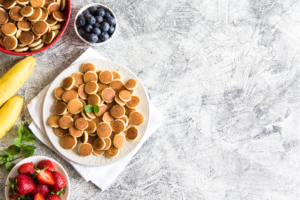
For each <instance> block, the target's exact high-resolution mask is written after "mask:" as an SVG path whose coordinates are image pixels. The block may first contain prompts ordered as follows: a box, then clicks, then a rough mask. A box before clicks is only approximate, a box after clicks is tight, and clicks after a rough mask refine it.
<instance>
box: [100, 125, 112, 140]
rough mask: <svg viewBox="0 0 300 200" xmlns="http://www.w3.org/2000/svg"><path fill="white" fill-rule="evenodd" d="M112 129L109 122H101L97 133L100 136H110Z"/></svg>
mask: <svg viewBox="0 0 300 200" xmlns="http://www.w3.org/2000/svg"><path fill="white" fill-rule="evenodd" d="M111 131H112V130H111V127H110V125H109V123H106V122H101V123H100V124H98V126H97V135H98V136H99V137H100V138H108V137H109V136H110V134H111Z"/></svg>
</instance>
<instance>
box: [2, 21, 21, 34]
mask: <svg viewBox="0 0 300 200" xmlns="http://www.w3.org/2000/svg"><path fill="white" fill-rule="evenodd" d="M1 31H2V33H4V34H5V35H6V36H14V35H15V34H16V32H17V27H16V25H15V24H13V23H6V24H4V25H3V26H2V28H1Z"/></svg>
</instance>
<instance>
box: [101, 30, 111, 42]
mask: <svg viewBox="0 0 300 200" xmlns="http://www.w3.org/2000/svg"><path fill="white" fill-rule="evenodd" d="M99 38H100V39H101V41H102V42H104V41H106V40H108V39H109V35H108V33H106V32H103V33H101V35H100V36H99Z"/></svg>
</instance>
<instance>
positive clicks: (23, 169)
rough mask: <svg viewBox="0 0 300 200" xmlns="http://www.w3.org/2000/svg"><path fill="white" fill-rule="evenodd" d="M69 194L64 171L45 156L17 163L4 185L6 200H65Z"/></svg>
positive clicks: (68, 185) (66, 176) (67, 180)
mask: <svg viewBox="0 0 300 200" xmlns="http://www.w3.org/2000/svg"><path fill="white" fill-rule="evenodd" d="M69 192H70V182H69V178H68V175H67V173H66V171H65V170H64V169H63V167H62V166H61V165H60V164H59V163H58V162H56V161H55V160H53V159H51V158H48V157H46V156H34V157H30V158H26V159H24V160H22V161H21V162H19V163H18V164H17V165H16V166H15V167H14V168H13V169H12V170H11V171H10V173H9V175H8V177H7V180H6V184H5V197H6V199H7V200H11V199H26V200H67V199H68V197H69Z"/></svg>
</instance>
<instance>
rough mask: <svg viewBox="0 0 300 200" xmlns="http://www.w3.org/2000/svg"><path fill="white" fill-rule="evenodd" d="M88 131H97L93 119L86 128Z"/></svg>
mask: <svg viewBox="0 0 300 200" xmlns="http://www.w3.org/2000/svg"><path fill="white" fill-rule="evenodd" d="M85 131H86V132H87V133H94V132H95V131H96V124H95V122H93V121H88V127H87V129H85Z"/></svg>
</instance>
